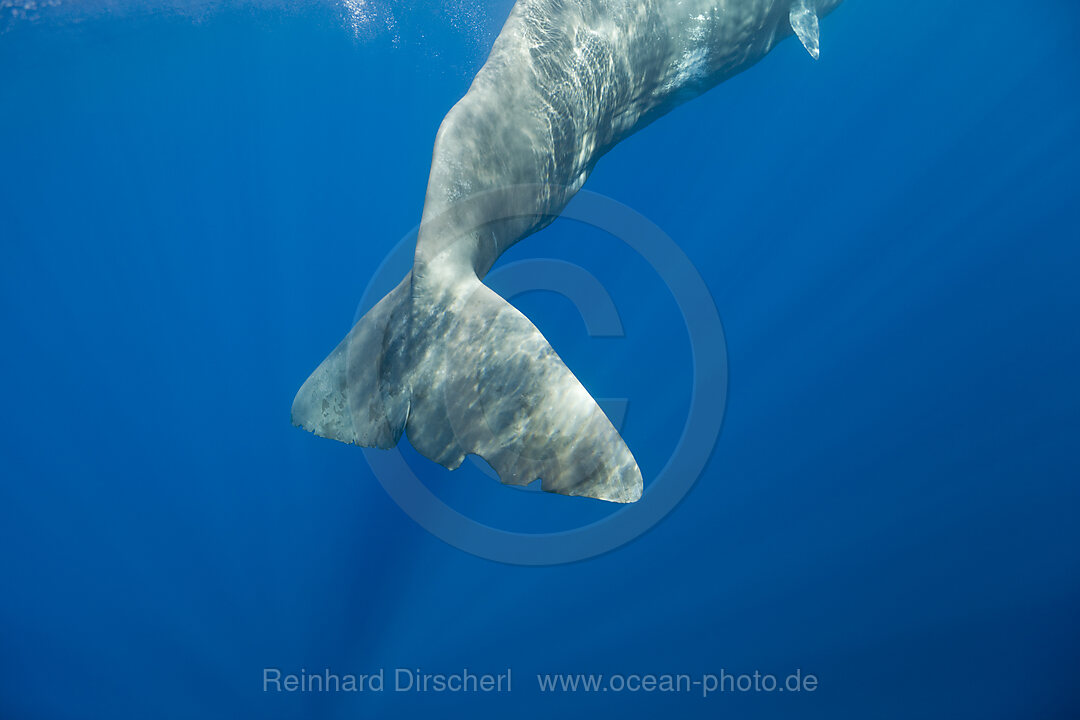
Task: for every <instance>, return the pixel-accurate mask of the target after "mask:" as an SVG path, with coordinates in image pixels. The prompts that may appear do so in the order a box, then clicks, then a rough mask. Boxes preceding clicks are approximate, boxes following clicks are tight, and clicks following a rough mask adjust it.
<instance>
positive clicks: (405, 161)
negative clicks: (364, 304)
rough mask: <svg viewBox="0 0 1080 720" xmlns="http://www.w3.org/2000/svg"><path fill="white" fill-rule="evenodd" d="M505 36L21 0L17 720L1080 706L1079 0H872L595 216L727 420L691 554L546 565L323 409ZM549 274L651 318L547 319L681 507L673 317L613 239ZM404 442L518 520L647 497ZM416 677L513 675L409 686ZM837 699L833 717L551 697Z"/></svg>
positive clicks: (15, 182)
mask: <svg viewBox="0 0 1080 720" xmlns="http://www.w3.org/2000/svg"><path fill="white" fill-rule="evenodd" d="M510 6H511V3H509V2H497V3H490V4H468V3H464V2H458V3H448V4H434V3H419V4H414V5H412V6H410V7H407V8H406V7H403V6H399V5H392V4H378V3H369V2H362V1H360V0H351V1H350V2H346V3H342V4H340V5H338V4H334V3H330V2H305V3H294V4H288V3H284V2H281V3H272V2H266V3H249V2H245V3H238V4H231V5H229V6H227V7H221V6H219V5H218V4H214V3H209V2H194V1H191V2H184V0H174V1H173V2H170V3H168V4H164V3H162V4H159V5H157V6H154V8H152V9H147V7H145V6H143V5H142V4H136V3H134V2H131V3H125V2H122V1H120V0H117V1H116V2H104V1H102V2H87V3H81V4H75V5H71V4H68V3H64V2H61V3H56V2H38V3H26V2H10V1H8V2H2V3H0V68H2V71H3V72H2V79H0V237H2V248H3V259H2V262H0V293H2V295H0V321H2V323H3V328H4V332H5V338H6V342H5V343H4V352H3V353H0V377H3V378H4V379H5V381H6V382H5V386H6V397H7V401H6V412H5V413H4V417H3V420H2V423H3V425H2V433H0V450H2V453H3V455H2V458H3V481H2V482H0V548H2V550H0V561H2V562H0V572H2V582H3V585H2V587H0V717H3V718H19V719H24V718H26V719H29V718H98V717H100V718H124V717H159V718H170V717H176V718H193V717H199V718H217V717H220V718H235V717H265V718H293V717H305V718H356V717H395V718H396V717H489V716H490V717H495V716H500V717H502V716H511V717H521V718H531V717H536V718H541V717H543V718H548V717H552V716H559V717H563V718H578V717H581V718H586V717H595V716H601V715H607V714H612V715H614V714H618V715H620V716H623V717H656V716H657V715H659V714H660V713H666V714H669V715H671V716H674V717H720V716H731V717H747V718H770V717H793V716H794V717H805V718H812V717H821V718H837V717H880V718H886V717H897V718H909V717H912V716H916V715H917V716H922V717H984V718H1020V717H1024V718H1027V717H1041V718H1052V717H1062V718H1064V717H1075V716H1077V714H1080V704H1078V696H1077V693H1076V692H1075V689H1074V686H1075V679H1076V677H1077V673H1078V671H1080V653H1078V651H1077V641H1078V640H1080V626H1078V623H1077V613H1076V610H1077V604H1078V601H1080V556H1078V548H1080V524H1078V522H1077V511H1078V509H1080V487H1078V479H1080V462H1078V459H1077V433H1078V430H1080V403H1078V401H1080V380H1078V377H1077V367H1078V366H1080V338H1078V333H1077V320H1076V318H1077V312H1078V310H1080V285H1078V283H1077V277H1078V274H1080V273H1078V271H1080V244H1078V240H1080V216H1078V214H1077V212H1076V208H1077V205H1078V202H1080V184H1078V180H1077V167H1080V146H1078V143H1077V139H1076V128H1077V127H1078V126H1080V97H1078V96H1077V93H1076V88H1077V87H1080V63H1078V62H1077V59H1076V54H1075V51H1074V49H1073V38H1072V35H1073V28H1074V27H1075V25H1076V23H1077V21H1078V20H1080V15H1078V13H1077V8H1075V7H1073V6H1072V4H1070V3H1064V2H1037V3H1033V4H1029V5H1027V6H1023V7H1021V6H1018V5H1017V4H1016V3H1006V2H1002V1H1000V0H989V1H988V2H984V3H980V4H978V5H976V4H970V3H942V2H931V1H930V0H915V1H914V2H909V3H905V4H904V6H903V8H902V9H900V8H898V7H897V6H896V5H895V4H888V3H866V2H862V3H859V2H851V3H846V4H845V5H843V6H841V7H840V8H839V9H838V10H837V11H836V12H835V13H834V14H833V15H831V16H830V17H828V18H826V19H825V20H824V21H823V23H822V56H821V59H820V61H818V62H812V61H811V60H810V58H809V57H807V55H806V53H805V52H804V51H803V50H802V48H801V47H800V46H799V45H798V44H797V42H795V41H794V40H788V41H785V42H784V43H783V44H782V45H781V46H780V47H779V48H777V49H776V50H775V51H774V52H773V53H772V54H771V55H770V56H769V57H767V58H766V59H765V60H763V61H762V62H761V63H760V64H759V65H758V66H756V67H754V68H752V69H751V70H749V71H748V72H746V73H744V74H743V75H740V76H738V77H736V78H735V79H733V80H732V81H730V82H728V83H726V84H724V85H722V86H720V87H718V88H717V89H715V90H713V91H712V92H710V93H708V94H707V95H705V96H703V97H701V98H699V99H697V100H695V101H693V102H691V103H689V104H687V105H686V106H684V107H682V108H679V109H678V110H676V111H675V112H674V113H672V114H671V115H669V116H667V117H665V118H662V119H661V120H659V121H658V122H656V123H655V124H653V125H652V126H650V127H648V128H647V129H645V130H644V131H642V132H641V133H640V134H638V135H636V136H634V137H631V138H630V139H629V140H627V141H625V142H624V143H622V144H621V145H619V146H618V147H617V148H616V149H615V150H614V151H612V152H611V153H610V154H609V155H608V156H607V157H605V158H604V159H603V160H602V161H601V163H600V164H599V166H598V167H597V170H596V172H595V174H594V175H593V177H592V178H591V179H590V181H589V183H588V185H587V187H588V189H589V190H591V191H594V192H596V193H600V194H603V195H605V196H607V197H610V198H613V199H615V200H617V201H619V202H620V203H623V204H625V205H626V206H628V207H629V208H632V209H633V211H635V212H637V213H640V214H641V215H643V216H644V217H646V218H648V219H649V220H651V221H652V222H653V223H655V224H656V225H657V226H659V227H660V228H662V229H663V230H664V232H666V233H667V234H668V235H669V236H670V237H671V238H672V239H674V240H675V241H676V242H677V243H678V244H679V246H680V247H681V248H682V249H683V250H684V252H685V253H686V255H687V256H688V257H689V258H690V260H691V261H692V262H693V264H694V265H695V266H696V268H697V270H698V272H699V273H700V275H701V277H702V278H703V279H704V281H705V283H706V284H707V286H708V288H709V290H710V291H711V293H712V296H713V298H714V299H715V303H716V306H717V308H718V309H719V311H720V314H721V316H722V318H723V323H724V328H725V339H726V345H727V355H728V361H729V365H728V372H729V386H728V388H729V389H728V396H727V399H726V414H725V417H724V427H723V432H722V433H721V435H720V436H719V439H718V441H717V443H716V447H715V451H714V452H713V454H712V456H711V460H710V462H709V464H708V466H707V467H706V469H705V471H704V473H703V474H702V475H701V477H700V478H699V479H698V481H697V483H696V484H695V486H694V488H693V489H692V491H691V492H690V493H689V494H688V495H687V497H686V498H685V499H684V500H683V501H682V502H681V503H680V504H679V505H678V506H677V507H676V508H675V510H674V511H673V512H671V513H670V514H669V515H668V516H667V517H666V518H665V519H664V520H663V521H662V522H660V523H659V524H657V525H656V526H655V527H654V528H653V529H652V530H651V531H649V532H648V533H646V534H644V535H642V536H641V537H639V538H638V539H636V540H634V541H633V542H631V543H629V544H627V545H625V546H623V547H621V548H619V549H617V550H614V551H612V552H609V553H607V554H604V555H601V556H599V557H595V558H592V559H589V560H584V561H581V562H577V563H573V564H568V565H557V566H552V567H520V566H514V565H506V564H500V563H496V562H492V561H489V560H485V559H481V558H478V557H474V556H472V555H469V554H467V553H464V552H462V551H461V550H459V549H457V548H455V547H452V546H450V545H448V544H445V543H444V542H442V541H440V540H439V539H437V538H435V537H433V536H432V535H430V534H429V533H427V532H426V531H425V530H424V529H422V528H421V527H420V526H419V525H418V524H417V523H416V522H414V521H413V520H412V519H411V518H410V517H409V516H407V515H406V514H405V513H404V512H403V511H402V510H401V509H400V508H399V507H398V506H397V505H396V504H395V503H394V502H393V501H392V500H391V498H390V497H389V496H388V494H387V492H386V491H385V490H384V489H383V488H382V487H381V486H380V484H379V482H378V481H377V479H376V477H375V475H374V473H373V472H372V470H371V469H370V468H369V466H368V464H367V463H366V461H365V459H364V455H363V453H362V452H361V451H360V450H358V449H356V448H352V447H347V446H344V445H340V444H338V443H333V442H330V441H327V440H321V439H318V438H315V437H313V436H311V435H309V434H307V433H304V432H302V431H300V430H297V429H296V428H293V427H291V426H290V423H289V405H290V403H291V400H292V397H293V394H294V393H295V392H296V390H297V388H298V387H299V385H300V383H302V382H303V380H304V379H305V378H306V376H307V375H308V373H309V372H311V370H312V369H313V368H314V367H315V366H316V365H317V363H318V362H319V361H320V360H321V359H322V358H323V357H324V356H325V354H326V353H327V352H329V350H331V349H332V348H333V346H334V345H335V344H336V343H337V342H338V340H339V339H340V338H341V337H342V336H343V335H344V333H345V332H346V331H347V329H348V328H349V326H350V325H351V323H352V321H353V319H354V315H355V313H356V312H357V308H358V304H359V302H360V300H361V297H362V296H363V293H364V290H365V287H366V286H367V284H368V282H369V281H370V280H371V278H372V276H373V275H374V273H375V271H376V269H377V268H378V267H379V265H380V263H382V262H383V260H384V258H385V257H386V256H387V254H388V253H390V252H391V250H392V249H393V248H394V247H395V244H396V243H398V242H399V241H400V240H401V239H402V238H403V237H407V236H408V234H409V232H410V229H411V228H413V227H414V226H415V224H416V223H417V222H418V220H419V217H420V211H421V208H422V203H423V193H424V187H425V183H426V179H427V171H428V166H429V162H430V156H431V145H432V141H433V138H434V134H435V131H436V129H437V127H438V124H439V122H440V121H441V119H442V117H443V115H444V114H445V112H446V111H447V109H448V108H449V107H450V106H451V105H452V104H453V103H454V102H455V101H456V100H457V99H458V98H459V97H460V96H461V95H462V94H463V93H464V92H465V90H466V89H467V88H468V85H469V82H470V80H471V77H472V75H473V74H474V73H475V71H476V70H477V69H478V68H479V67H480V65H481V64H482V62H483V60H484V57H485V56H486V52H487V49H488V47H489V46H490V43H491V41H492V39H493V38H494V36H495V35H496V34H497V32H498V29H499V27H500V26H501V23H502V22H503V20H504V19H505V17H506V15H507V13H508V12H509V9H510ZM901 10H902V11H901ZM529 258H554V259H560V260H565V261H569V262H573V263H576V264H578V265H580V266H582V267H584V268H586V269H587V270H588V271H589V272H591V273H592V274H593V275H595V277H596V278H597V279H598V280H599V281H600V282H601V283H602V284H603V286H604V287H605V288H606V290H607V292H608V293H609V294H610V295H611V297H612V299H613V301H614V303H615V305H616V307H617V308H618V312H619V315H620V318H621V321H622V324H623V327H624V329H625V336H624V337H616V338H590V337H589V336H588V335H587V334H586V332H585V329H584V326H583V324H582V320H581V318H579V317H578V311H577V310H576V309H575V308H574V307H573V305H572V304H571V303H569V302H568V301H567V299H566V298H563V297H559V296H557V295H554V294H552V293H550V292H531V293H527V294H524V295H521V296H520V297H518V298H515V304H517V305H518V307H520V308H521V309H522V310H523V311H524V312H526V313H527V314H528V315H529V317H530V318H532V319H533V320H534V322H536V324H537V325H538V326H539V327H540V329H541V330H543V331H544V333H545V334H546V335H547V337H548V338H549V339H550V340H551V341H552V343H553V345H554V347H555V348H556V349H557V350H558V352H559V353H560V355H562V357H563V358H564V359H565V360H566V362H567V364H568V365H569V367H571V368H572V369H573V370H574V372H575V373H576V374H577V376H578V377H579V378H580V379H581V380H582V381H583V383H584V384H585V386H586V387H587V388H588V389H589V390H590V391H591V392H592V393H593V395H595V396H596V397H600V398H616V399H625V400H626V408H627V413H626V419H625V424H624V425H623V432H622V434H623V437H624V438H625V439H626V441H627V443H628V445H629V446H630V448H631V449H632V450H633V452H634V454H635V456H636V458H637V459H638V461H639V464H640V465H641V468H642V470H643V472H644V474H645V476H646V482H647V483H648V482H649V480H650V479H652V478H655V477H656V475H657V473H659V472H660V470H661V469H662V468H663V466H664V464H665V462H667V459H668V458H669V456H670V455H671V453H672V451H673V449H674V448H675V446H676V444H677V443H678V440H679V437H680V432H681V429H682V426H683V422H684V420H685V418H686V415H687V412H688V408H689V406H690V401H691V400H690V399H691V397H692V393H693V391H694V387H693V383H692V381H691V372H692V370H693V367H692V364H691V360H690V352H691V343H690V340H689V338H688V336H687V332H686V330H685V328H684V326H683V324H682V320H681V316H680V313H679V309H678V307H677V305H676V304H675V302H674V300H673V296H672V292H671V289H669V288H668V287H666V286H665V285H664V283H663V281H661V280H660V279H659V278H658V277H657V275H656V274H655V273H654V272H653V269H652V268H651V267H650V266H649V264H648V263H647V262H645V261H644V260H643V259H642V258H641V257H639V256H637V255H636V254H635V253H634V252H633V251H631V250H630V249H629V248H627V247H626V246H624V245H622V244H621V243H619V241H618V240H616V239H614V238H612V237H610V236H607V235H605V234H604V233H602V232H600V231H598V230H597V229H595V228H590V227H587V226H584V225H581V224H580V223H578V224H575V223H572V222H568V221H562V220H560V221H558V222H556V223H555V224H553V225H552V226H551V227H550V228H548V229H546V230H545V231H543V233H542V234H538V235H537V236H535V237H533V238H531V239H529V240H528V241H526V242H523V243H522V244H521V245H519V246H517V247H516V248H514V249H513V250H512V251H511V252H510V253H508V255H507V257H506V258H505V262H507V263H509V262H514V261H521V260H525V259H529ZM403 452H404V456H405V458H406V460H407V461H408V462H409V464H410V466H411V467H412V468H413V469H414V471H415V472H416V473H417V474H418V475H419V476H420V478H421V479H422V480H423V481H424V482H425V484H427V485H428V486H429V487H430V488H431V489H432V491H433V492H434V493H435V494H436V495H438V496H439V497H440V498H442V499H443V500H444V501H445V502H446V503H447V504H449V505H450V506H451V507H453V508H454V509H456V510H457V511H458V512H460V513H462V514H464V515H467V516H468V517H471V518H475V519H476V520H479V521H481V522H484V523H487V524H489V525H492V526H497V527H501V528H505V529H509V530H515V531H519V532H548V531H553V530H566V529H571V528H575V527H578V526H581V525H583V524H585V523H589V522H593V521H596V520H598V519H601V518H603V517H606V516H608V515H610V514H611V513H612V512H613V511H614V510H613V508H612V507H611V506H608V505H605V504H603V503H599V502H593V501H589V500H583V499H575V498H565V497H561V496H552V495H546V494H539V493H532V492H525V491H520V490H514V489H511V488H506V487H503V486H500V485H498V484H497V483H495V482H494V481H492V480H490V479H488V478H487V477H486V476H485V475H484V474H483V472H482V471H481V470H480V469H479V468H477V467H475V466H471V465H470V466H468V467H466V468H463V469H462V470H460V471H458V472H456V473H448V472H446V471H444V470H442V469H441V468H439V467H437V466H435V465H434V464H431V463H428V462H427V461H425V460H423V458H420V457H418V456H417V455H416V454H415V453H414V452H412V451H410V450H409V449H408V448H407V447H406V448H405V449H404V451H403ZM384 480H386V478H384ZM390 481H393V478H391V479H390ZM648 495H649V493H648V489H647V490H646V498H648ZM265 668H278V669H280V670H282V671H283V672H285V673H290V672H291V673H299V672H300V671H301V669H304V671H306V672H311V673H322V672H323V671H324V670H325V669H330V670H332V671H334V672H336V673H339V674H345V673H356V674H360V673H371V672H375V671H377V670H379V669H380V668H383V669H385V671H386V673H387V684H388V686H390V687H388V688H387V691H384V692H381V693H378V692H361V693H318V692H293V693H289V692H274V691H271V692H266V691H264V683H263V674H264V669H265ZM395 668H411V669H416V668H419V669H421V670H422V672H426V673H455V672H460V671H461V669H463V668H468V669H469V670H470V671H471V672H474V673H489V672H490V673H503V672H506V670H507V668H510V669H511V670H512V677H513V689H512V692H509V693H490V694H485V693H450V692H441V693H440V692H427V693H420V692H393V691H392V685H393V674H394V670H395ZM796 670H798V671H799V672H801V673H803V674H808V673H812V674H813V675H814V676H815V677H816V678H817V680H818V686H817V688H816V689H815V690H814V691H812V692H799V693H791V692H788V693H778V692H774V693H764V692H738V691H733V692H716V693H713V694H712V695H710V696H708V697H703V696H702V693H701V692H699V691H697V689H696V688H695V691H693V692H685V693H663V692H628V691H622V692H619V691H611V692H595V693H587V692H578V693H542V692H541V691H540V689H539V688H538V683H537V680H536V676H537V674H546V673H589V674H597V675H599V674H604V675H605V677H608V678H610V677H611V676H613V675H615V674H620V675H621V676H624V677H625V676H630V675H635V674H636V675H644V674H649V673H653V674H657V675H661V674H686V675H688V676H692V677H694V678H700V677H701V676H703V674H717V675H719V674H720V673H721V671H723V672H726V673H729V674H743V673H746V674H749V673H753V672H755V671H758V672H760V673H772V674H775V675H777V676H779V677H780V678H784V677H785V676H786V675H788V674H789V673H792V672H795V671H796ZM613 690H614V689H613Z"/></svg>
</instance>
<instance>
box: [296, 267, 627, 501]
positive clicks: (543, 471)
mask: <svg viewBox="0 0 1080 720" xmlns="http://www.w3.org/2000/svg"><path fill="white" fill-rule="evenodd" d="M292 415H293V423H294V424H296V425H300V426H302V427H304V428H306V429H308V430H310V431H312V432H314V433H315V434H316V435H320V436H322V437H328V438H333V439H335V440H340V441H342V442H347V443H354V444H357V445H362V446H365V447H380V448H389V447H393V446H394V445H395V444H397V442H398V440H399V439H400V438H401V434H402V432H403V431H404V432H405V433H407V435H408V437H409V440H410V442H411V443H412V444H413V447H415V448H416V450H417V451H419V452H420V453H421V454H423V455H424V456H425V457H427V458H429V459H431V460H434V461H435V462H438V463H439V464H441V465H443V466H445V467H447V468H449V469H451V470H453V469H455V468H457V467H458V466H460V465H461V463H462V461H463V460H464V458H465V455H467V454H470V453H471V454H476V455H479V456H480V457H482V458H484V459H485V460H486V461H487V462H488V464H490V465H491V467H492V468H493V469H494V470H495V472H497V473H498V475H499V478H500V479H501V481H502V482H503V483H505V484H509V485H527V484H529V483H531V482H532V481H534V480H536V479H537V478H540V479H541V488H542V489H543V490H546V491H548V492H556V493H561V494H564V495H580V496H586V497H593V498H599V499H601V500H609V501H613V502H633V501H635V500H637V499H638V498H640V497H641V492H642V480H641V472H640V470H639V469H638V466H637V463H636V462H635V460H634V457H633V455H632V454H631V453H630V450H629V449H628V448H627V447H626V444H625V443H624V442H623V441H622V438H621V437H619V434H618V432H617V431H616V430H615V428H614V427H613V426H612V424H611V422H610V421H609V420H608V418H607V416H606V415H604V412H603V411H602V410H601V409H600V407H599V406H598V405H597V404H596V401H595V400H593V398H592V396H590V395H589V393H588V391H586V390H585V388H584V387H582V385H581V383H579V382H578V380H577V378H575V377H574V375H573V373H571V372H570V370H569V369H568V368H567V367H566V365H564V364H563V362H562V360H561V359H560V358H559V356H558V355H557V354H556V353H555V350H554V349H553V348H552V347H551V346H550V345H549V344H548V342H547V340H546V339H544V336H543V335H542V334H541V333H540V331H539V330H537V329H536V327H535V326H534V325H533V324H532V323H531V322H529V320H528V318H526V317H525V316H524V315H522V314H521V313H520V312H519V311H518V310H517V309H516V308H514V307H513V306H512V305H510V303H508V302H506V301H505V300H504V299H503V298H501V297H500V296H499V295H498V294H496V293H495V292H494V291H493V290H491V289H490V288H488V287H487V286H486V285H484V284H483V283H481V282H480V281H479V280H478V279H477V278H476V277H475V276H470V277H468V278H465V279H459V280H456V281H455V282H454V283H453V284H452V285H449V286H437V287H426V286H424V284H422V283H414V282H412V277H411V274H410V276H409V277H406V278H405V280H403V281H402V283H401V284H400V285H398V287H397V288H396V289H394V290H393V291H392V292H391V293H390V294H389V295H387V296H386V297H385V298H383V299H382V300H381V301H380V302H379V303H378V304H377V305H376V306H375V307H374V308H372V310H371V311H370V312H368V313H367V314H366V315H365V316H364V317H363V318H361V320H360V321H359V322H358V323H357V324H356V326H354V327H353V329H352V330H351V331H350V333H349V334H348V336H346V338H345V339H344V340H343V341H342V342H341V343H340V344H339V345H338V347H337V348H336V349H335V350H334V351H333V352H332V353H331V354H330V356H329V357H327V359H326V360H324V361H323V363H322V364H321V365H320V366H319V368H318V369H317V370H316V371H315V372H314V373H313V374H312V376H311V377H310V378H308V380H307V382H305V383H304V386H303V387H302V388H301V389H300V392H299V393H298V394H297V396H296V400H295V401H294V402H293V409H292Z"/></svg>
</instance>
